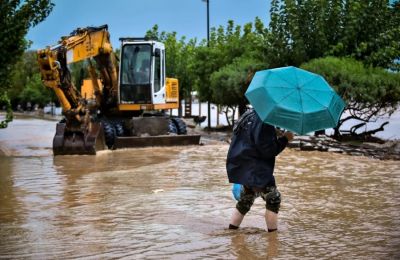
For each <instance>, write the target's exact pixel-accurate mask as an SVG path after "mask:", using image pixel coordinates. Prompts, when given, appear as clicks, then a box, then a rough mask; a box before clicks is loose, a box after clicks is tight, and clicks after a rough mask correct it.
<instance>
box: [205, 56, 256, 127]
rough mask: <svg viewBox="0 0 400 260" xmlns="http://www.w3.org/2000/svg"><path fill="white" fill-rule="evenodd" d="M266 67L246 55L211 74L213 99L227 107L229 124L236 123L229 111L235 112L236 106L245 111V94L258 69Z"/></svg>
mask: <svg viewBox="0 0 400 260" xmlns="http://www.w3.org/2000/svg"><path fill="white" fill-rule="evenodd" d="M263 67H264V64H263V63H260V61H257V60H255V59H252V58H248V57H245V56H242V57H239V58H237V59H235V60H234V61H233V62H232V63H230V64H228V65H226V66H224V67H223V68H221V69H220V70H218V71H217V72H214V73H212V74H211V92H212V96H213V100H214V101H215V102H216V103H217V104H219V105H221V106H223V107H224V108H225V115H226V117H227V118H226V119H227V122H228V124H229V125H233V124H234V117H232V118H228V111H229V110H231V111H233V114H235V111H236V108H237V107H238V108H239V111H241V112H242V111H244V110H245V109H246V106H247V104H248V101H247V99H246V98H245V96H244V93H245V92H246V90H247V88H248V86H249V85H250V82H251V79H252V78H253V76H254V74H255V72H256V71H258V70H260V69H262V68H263Z"/></svg>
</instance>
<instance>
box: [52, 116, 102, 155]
mask: <svg viewBox="0 0 400 260" xmlns="http://www.w3.org/2000/svg"><path fill="white" fill-rule="evenodd" d="M104 149H106V146H105V141H104V134H103V127H102V125H101V123H94V122H92V123H90V126H89V127H88V129H87V130H86V132H79V131H74V132H71V131H68V130H67V129H66V124H65V123H58V124H57V127H56V135H55V136H54V139H53V153H54V155H73V154H91V155H95V154H96V151H100V150H104Z"/></svg>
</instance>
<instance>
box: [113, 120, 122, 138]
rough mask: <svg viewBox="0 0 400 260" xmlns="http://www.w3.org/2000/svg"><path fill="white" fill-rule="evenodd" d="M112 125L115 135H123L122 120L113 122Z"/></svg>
mask: <svg viewBox="0 0 400 260" xmlns="http://www.w3.org/2000/svg"><path fill="white" fill-rule="evenodd" d="M114 127H115V134H116V136H124V125H123V123H122V122H115V123H114Z"/></svg>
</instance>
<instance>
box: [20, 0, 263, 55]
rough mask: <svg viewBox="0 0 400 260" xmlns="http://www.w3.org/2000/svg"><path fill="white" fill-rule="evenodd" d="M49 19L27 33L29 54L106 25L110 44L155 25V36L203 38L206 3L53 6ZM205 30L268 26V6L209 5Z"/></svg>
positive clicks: (78, 1) (78, 0) (102, 0)
mask: <svg viewBox="0 0 400 260" xmlns="http://www.w3.org/2000/svg"><path fill="white" fill-rule="evenodd" d="M53 2H54V4H55V6H54V8H53V11H52V12H51V13H50V15H49V16H48V17H47V18H46V20H44V21H43V22H41V23H40V24H38V25H37V26H36V27H33V28H31V29H30V31H29V32H28V35H27V37H26V38H27V39H29V40H31V41H32V42H33V43H32V45H31V47H30V49H40V48H44V47H46V46H49V45H55V44H56V43H57V41H58V40H59V39H60V37H61V36H64V35H69V34H70V33H71V32H72V31H73V30H74V29H76V28H78V27H87V26H100V25H103V24H108V30H109V32H110V35H111V43H112V44H113V47H114V48H119V44H120V43H119V40H118V39H119V38H120V37H143V36H144V35H145V33H146V31H148V30H150V29H151V28H152V27H153V26H154V25H155V24H157V25H158V27H159V31H160V32H161V31H166V32H173V31H175V32H176V33H177V37H178V38H179V39H180V38H181V37H182V36H185V37H186V39H191V38H195V37H196V38H197V39H198V40H202V39H206V38H207V3H206V1H204V0H114V1H109V0H53ZM209 5H210V28H211V27H218V26H220V25H222V26H224V27H225V26H226V25H227V22H228V21H229V20H233V21H234V22H235V24H236V25H244V24H246V23H248V22H254V19H255V18H256V17H259V18H260V19H261V20H262V21H263V22H264V24H265V26H267V25H268V23H269V9H270V0H209Z"/></svg>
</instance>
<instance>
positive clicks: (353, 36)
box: [266, 0, 400, 69]
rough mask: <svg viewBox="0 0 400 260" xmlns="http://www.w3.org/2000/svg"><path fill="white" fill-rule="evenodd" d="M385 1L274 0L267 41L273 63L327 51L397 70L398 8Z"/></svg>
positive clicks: (301, 59) (288, 62)
mask: <svg viewBox="0 0 400 260" xmlns="http://www.w3.org/2000/svg"><path fill="white" fill-rule="evenodd" d="M399 10H400V9H399V8H398V5H397V8H394V7H393V6H390V5H389V4H388V1H387V0H354V1H341V0H321V1H314V0H303V1H296V0H273V1H272V2H271V23H270V30H271V35H270V38H269V44H268V45H266V48H267V50H268V51H267V53H269V54H270V55H269V57H268V59H269V61H270V63H271V65H272V66H273V67H278V66H285V65H294V66H299V65H301V64H302V63H303V62H307V61H308V60H311V59H315V58H320V57H323V56H327V55H329V54H330V55H333V56H339V57H346V56H350V57H353V58H355V59H357V60H361V61H363V62H364V63H365V64H367V65H372V66H380V67H384V68H393V69H394V68H398V64H396V63H395V60H396V59H399V57H400V12H399Z"/></svg>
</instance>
